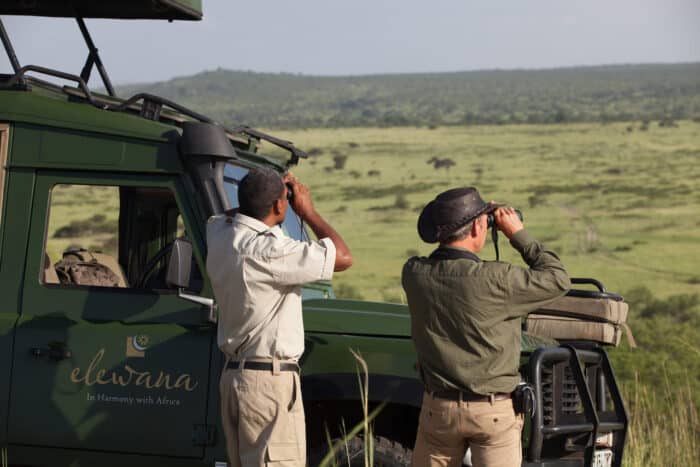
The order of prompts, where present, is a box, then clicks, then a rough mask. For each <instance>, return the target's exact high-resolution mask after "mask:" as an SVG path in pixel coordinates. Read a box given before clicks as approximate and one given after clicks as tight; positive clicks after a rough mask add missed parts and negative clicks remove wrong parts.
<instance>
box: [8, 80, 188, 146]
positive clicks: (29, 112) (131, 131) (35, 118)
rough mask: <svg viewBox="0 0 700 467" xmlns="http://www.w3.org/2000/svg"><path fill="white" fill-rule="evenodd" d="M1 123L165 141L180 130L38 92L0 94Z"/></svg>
mask: <svg viewBox="0 0 700 467" xmlns="http://www.w3.org/2000/svg"><path fill="white" fill-rule="evenodd" d="M0 120H4V121H13V122H22V123H31V124H38V125H46V126H53V127H58V128H68V129H73V130H83V131H89V132H94V133H105V134H109V135H119V136H127V137H132V138H140V139H147V140H153V141H159V142H164V141H168V140H169V139H170V138H171V137H172V135H173V134H172V132H173V131H176V127H175V126H172V125H167V124H164V123H161V122H155V121H152V120H146V119H143V118H139V117H137V116H134V115H130V114H127V113H120V112H109V111H106V110H102V109H98V108H97V107H94V106H92V105H86V104H84V103H80V102H68V101H67V100H66V99H62V100H61V99H57V98H55V97H53V96H48V95H42V94H39V93H37V92H22V91H0Z"/></svg>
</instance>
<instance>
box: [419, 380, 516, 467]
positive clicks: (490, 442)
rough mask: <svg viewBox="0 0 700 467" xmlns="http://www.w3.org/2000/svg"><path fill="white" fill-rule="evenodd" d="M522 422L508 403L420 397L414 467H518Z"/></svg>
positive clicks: (509, 402)
mask: <svg viewBox="0 0 700 467" xmlns="http://www.w3.org/2000/svg"><path fill="white" fill-rule="evenodd" d="M522 428H523V418H522V416H521V415H516V414H515V411H514V410H513V401H512V400H510V399H506V400H497V401H494V402H493V404H492V403H491V402H463V401H450V400H446V399H440V398H434V397H432V396H430V395H429V394H427V393H426V394H424V396H423V406H422V408H421V412H420V420H419V422H418V436H417V438H416V446H415V449H414V450H413V461H412V463H411V465H412V466H413V467H459V466H461V465H462V459H463V458H464V455H465V453H466V451H467V448H471V454H472V465H473V466H474V467H520V464H521V461H522V446H521V439H520V437H521V431H522Z"/></svg>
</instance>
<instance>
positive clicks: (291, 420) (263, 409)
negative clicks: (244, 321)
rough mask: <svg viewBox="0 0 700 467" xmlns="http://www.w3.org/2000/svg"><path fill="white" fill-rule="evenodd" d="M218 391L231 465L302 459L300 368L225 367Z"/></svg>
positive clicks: (271, 465)
mask: <svg viewBox="0 0 700 467" xmlns="http://www.w3.org/2000/svg"><path fill="white" fill-rule="evenodd" d="M219 391H220V393H221V422H222V424H223V427H224V435H225V437H226V451H227V452H228V457H229V466H231V467H258V466H259V467H304V466H305V465H306V431H305V429H306V428H305V425H304V405H303V402H302V399H301V385H300V381H299V374H298V373H296V372H293V371H281V372H279V373H278V374H272V372H271V371H270V372H268V371H260V370H230V369H229V370H224V372H223V373H222V375H221V380H220V382H219Z"/></svg>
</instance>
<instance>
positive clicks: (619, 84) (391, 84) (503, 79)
mask: <svg viewBox="0 0 700 467" xmlns="http://www.w3.org/2000/svg"><path fill="white" fill-rule="evenodd" d="M137 91H143V92H149V93H153V94H158V95H161V96H163V97H167V98H170V99H173V100H175V101H177V102H178V103H180V104H183V105H185V106H188V107H191V108H192V109H194V110H198V111H201V112H203V113H206V114H207V115H210V116H213V117H214V118H216V119H217V120H219V121H221V122H223V123H225V124H227V125H237V124H249V125H252V126H261V127H287V128H303V127H341V126H431V125H433V126H437V125H462V124H494V123H495V124H505V123H560V122H585V121H630V120H661V119H681V118H685V119H690V118H700V63H688V64H673V65H661V64H652V65H616V66H596V67H578V68H561V69H549V70H494V71H472V72H454V73H423V74H397V75H371V76H338V77H322V76H305V75H294V74H288V73H280V74H272V73H254V72H247V71H229V70H222V69H219V70H216V71H207V72H203V73H200V74H197V75H194V76H190V77H182V78H175V79H173V80H170V81H165V82H159V83H152V84H140V85H132V86H123V87H121V88H120V89H119V94H120V95H124V96H126V95H131V94H133V93H135V92H137Z"/></svg>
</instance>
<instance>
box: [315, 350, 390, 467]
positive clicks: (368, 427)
mask: <svg viewBox="0 0 700 467" xmlns="http://www.w3.org/2000/svg"><path fill="white" fill-rule="evenodd" d="M349 350H350V353H352V356H353V357H354V358H355V361H356V364H357V382H358V385H359V388H360V401H361V402H362V415H363V417H362V421H360V423H358V424H357V425H355V426H354V427H353V428H352V430H350V431H349V432H347V431H346V429H345V423H344V422H343V425H342V426H341V434H342V437H341V438H340V439H338V440H336V441H335V442H333V440H331V436H330V432H329V431H328V427H326V438H327V442H328V446H329V450H328V454H326V456H325V457H324V458H323V459H322V460H321V462H320V464H319V467H337V466H338V460H337V459H338V454H339V453H340V452H343V453H344V454H345V457H346V460H347V465H350V464H351V459H350V449H349V446H348V443H349V442H350V440H351V439H353V438H354V437H355V436H358V435H359V434H360V433H362V439H363V442H364V449H363V455H364V465H365V466H366V467H372V466H373V465H374V445H373V443H374V433H373V429H372V421H373V420H374V419H375V418H376V417H377V415H379V413H380V412H381V411H382V409H384V407H385V406H386V402H382V403H381V404H379V405H378V406H377V407H375V408H374V410H372V412H370V411H369V368H368V366H367V362H366V361H365V359H364V358H362V354H361V353H360V352H359V351H355V350H353V349H349Z"/></svg>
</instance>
